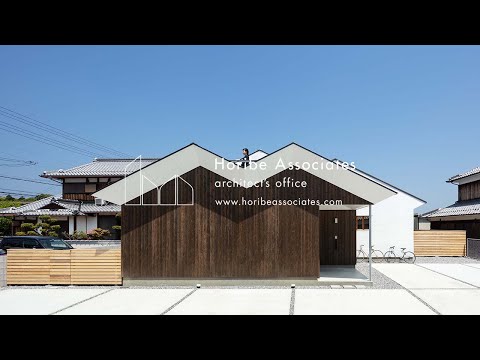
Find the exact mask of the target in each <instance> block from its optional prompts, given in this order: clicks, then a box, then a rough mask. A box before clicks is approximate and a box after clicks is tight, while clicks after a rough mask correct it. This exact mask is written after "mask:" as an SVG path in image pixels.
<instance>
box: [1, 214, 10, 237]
mask: <svg viewBox="0 0 480 360" xmlns="http://www.w3.org/2000/svg"><path fill="white" fill-rule="evenodd" d="M11 230H12V219H10V218H7V217H0V235H10V231H11Z"/></svg>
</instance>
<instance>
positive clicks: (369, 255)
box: [368, 205, 372, 281]
mask: <svg viewBox="0 0 480 360" xmlns="http://www.w3.org/2000/svg"><path fill="white" fill-rule="evenodd" d="M368 224H369V226H368V280H369V281H372V205H368Z"/></svg>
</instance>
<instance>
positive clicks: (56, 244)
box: [40, 238, 73, 249]
mask: <svg viewBox="0 0 480 360" xmlns="http://www.w3.org/2000/svg"><path fill="white" fill-rule="evenodd" d="M40 242H41V243H42V245H43V247H44V248H45V249H73V247H72V246H71V245H70V244H67V243H66V242H65V241H63V240H62V239H55V238H50V239H40Z"/></svg>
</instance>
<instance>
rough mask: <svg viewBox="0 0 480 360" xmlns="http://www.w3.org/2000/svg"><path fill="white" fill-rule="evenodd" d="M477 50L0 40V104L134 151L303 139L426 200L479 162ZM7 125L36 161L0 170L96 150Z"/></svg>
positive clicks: (16, 172) (439, 201) (158, 152)
mask: <svg viewBox="0 0 480 360" xmlns="http://www.w3.org/2000/svg"><path fill="white" fill-rule="evenodd" d="M479 64H480V47H478V46H0V79H1V81H0V105H1V106H4V107H7V108H11V109H13V110H15V111H18V112H20V113H22V114H25V115H28V116H31V117H33V118H35V119H38V120H41V121H43V122H46V123H48V124H50V125H53V126H55V127H59V128H61V129H62V130H65V131H68V132H72V133H75V134H78V135H80V136H82V137H85V138H88V139H90V140H92V141H95V142H98V143H102V144H105V145H106V146H108V147H113V148H115V149H118V150H120V151H122V152H125V153H128V154H132V155H135V156H136V155H140V154H141V155H143V156H163V155H166V154H168V153H170V152H172V151H174V150H176V149H178V148H179V147H182V146H184V145H186V144H188V143H191V142H196V143H198V144H199V145H202V146H204V147H207V148H209V149H211V150H212V151H214V152H216V153H218V154H221V155H223V156H225V157H227V158H236V157H239V156H240V155H241V149H242V148H243V147H248V148H250V149H251V150H255V149H257V148H260V149H263V150H265V151H267V152H271V151H274V150H276V149H277V148H279V147H282V146H284V145H286V144H288V143H290V142H292V141H295V142H297V143H299V144H301V145H303V146H305V147H307V148H309V149H312V150H314V151H316V152H318V153H319V154H321V155H324V156H326V157H329V158H335V157H338V158H341V159H344V160H345V161H348V162H351V161H354V162H355V164H356V165H357V167H359V168H360V169H362V170H364V171H366V172H369V173H371V174H373V175H375V176H377V177H379V178H381V179H384V180H385V181H387V182H390V183H392V184H394V185H396V186H398V187H400V188H402V189H404V190H406V191H408V192H411V193H413V194H415V195H416V196H418V197H420V198H423V199H424V200H426V201H427V202H428V204H427V205H425V206H423V207H421V208H419V211H421V212H423V211H427V210H429V209H433V208H437V207H443V206H446V205H449V204H451V203H452V202H454V201H455V199H456V190H457V189H456V186H454V185H451V184H447V183H445V180H446V179H447V178H448V177H450V176H452V175H455V174H457V173H460V172H464V171H466V170H469V169H471V168H473V167H476V166H480V159H479V158H478V155H479V150H478V143H479V140H478V139H479V133H480V66H479ZM0 121H7V122H10V123H11V124H15V125H17V126H22V127H25V126H24V125H21V124H18V123H14V122H13V120H10V119H7V118H4V117H2V116H0ZM30 130H33V131H38V130H35V129H30ZM0 136H1V139H2V141H1V142H2V147H1V148H2V154H3V155H2V156H5V157H15V158H20V159H25V160H35V161H38V165H36V166H32V167H22V168H8V167H4V166H0V174H9V175H11V176H20V177H25V178H27V177H28V178H37V176H38V175H39V174H40V173H41V172H42V171H43V170H52V169H58V168H68V167H72V166H76V165H79V164H82V163H85V162H88V161H90V160H91V158H92V157H89V156H82V155H78V154H74V153H70V152H67V151H63V150H59V149H56V148H52V147H50V146H48V145H45V144H41V143H37V142H35V141H33V140H30V139H25V138H22V137H20V136H17V135H11V134H8V133H6V132H5V131H4V130H1V129H0ZM99 156H102V154H99ZM0 164H1V163H0ZM0 184H1V185H2V186H0V187H2V188H10V189H18V190H23V191H25V190H26V191H34V192H45V191H47V192H52V191H54V190H55V187H48V186H45V185H40V184H32V183H21V182H17V181H7V180H5V179H2V180H0Z"/></svg>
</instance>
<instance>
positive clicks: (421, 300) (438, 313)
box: [405, 288, 442, 315]
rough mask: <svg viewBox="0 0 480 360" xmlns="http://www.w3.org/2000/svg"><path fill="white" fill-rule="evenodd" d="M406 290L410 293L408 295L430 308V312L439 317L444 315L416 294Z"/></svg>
mask: <svg viewBox="0 0 480 360" xmlns="http://www.w3.org/2000/svg"><path fill="white" fill-rule="evenodd" d="M405 290H407V291H408V293H409V294H410V295H412V296H413V297H414V298H416V299H417V300H418V301H420V302H421V303H422V304H423V305H425V306H426V307H428V308H429V309H430V310H432V311H433V312H434V313H435V314H437V315H442V314H441V313H440V311H438V310H437V309H435V308H434V307H433V306H431V305H430V304H429V303H427V302H426V301H424V300H423V299H421V298H420V297H418V296H417V295H416V294H414V293H413V292H412V291H411V290H409V289H407V288H405Z"/></svg>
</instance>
